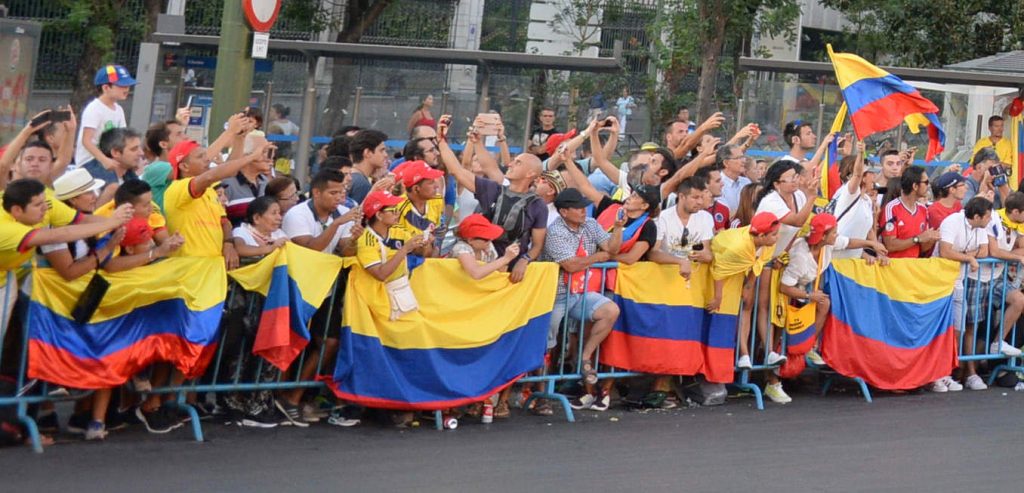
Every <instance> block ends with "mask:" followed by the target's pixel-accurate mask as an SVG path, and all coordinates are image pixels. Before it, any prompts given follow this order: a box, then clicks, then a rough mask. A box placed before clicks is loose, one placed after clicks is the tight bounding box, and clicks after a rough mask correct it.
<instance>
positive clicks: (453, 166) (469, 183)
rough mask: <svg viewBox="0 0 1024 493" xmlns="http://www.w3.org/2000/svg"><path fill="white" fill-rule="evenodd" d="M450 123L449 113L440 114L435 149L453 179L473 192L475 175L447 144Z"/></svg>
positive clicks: (474, 189) (474, 190)
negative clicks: (463, 165)
mask: <svg viewBox="0 0 1024 493" xmlns="http://www.w3.org/2000/svg"><path fill="white" fill-rule="evenodd" d="M451 123H452V116H451V115H441V119H440V120H439V121H438V123H437V137H438V139H437V150H438V152H440V154H441V163H443V164H444V167H445V169H447V170H448V173H450V174H451V175H452V176H454V177H455V181H456V182H458V183H459V185H462V187H463V188H465V189H466V190H469V191H470V192H474V193H475V192H476V175H474V174H473V172H472V171H470V170H468V169H466V168H463V167H462V163H460V162H459V158H457V157H455V153H454V152H452V148H451V146H449V145H448V129H449V126H450V125H451ZM498 183H501V182H498Z"/></svg>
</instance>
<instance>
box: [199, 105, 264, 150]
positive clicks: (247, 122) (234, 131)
mask: <svg viewBox="0 0 1024 493" xmlns="http://www.w3.org/2000/svg"><path fill="white" fill-rule="evenodd" d="M253 125H254V124H253V121H252V119H251V118H249V117H247V116H245V113H235V114H234V115H231V116H230V117H228V128H227V129H226V130H224V132H223V133H221V134H220V136H219V137H217V139H216V140H214V141H213V143H212V144H210V147H207V148H206V158H207V159H209V160H210V161H214V160H216V158H218V157H220V155H221V153H222V152H223V151H224V149H226V148H227V147H228V146H230V145H232V144H233V143H234V142H235V140H236V139H237V138H238V137H239V136H242V137H243V138H244V137H245V134H246V133H248V132H247V130H248V129H250V128H251V127H253ZM236 147H237V146H236Z"/></svg>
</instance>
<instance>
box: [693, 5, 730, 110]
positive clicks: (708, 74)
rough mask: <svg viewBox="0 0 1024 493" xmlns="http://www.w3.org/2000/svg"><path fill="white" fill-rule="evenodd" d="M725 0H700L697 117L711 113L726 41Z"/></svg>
mask: <svg viewBox="0 0 1024 493" xmlns="http://www.w3.org/2000/svg"><path fill="white" fill-rule="evenodd" d="M724 3H725V2H724V1H723V0H700V4H699V7H698V12H699V15H700V21H701V24H702V27H703V29H701V43H700V46H701V67H700V79H699V83H698V85H697V119H698V120H701V119H704V118H707V117H708V116H710V115H711V113H712V110H713V108H712V107H713V103H714V99H715V85H716V83H717V80H718V63H719V59H720V58H721V54H722V47H723V45H724V43H725V23H726V18H725V15H724V14H725V8H724V6H723V4H724Z"/></svg>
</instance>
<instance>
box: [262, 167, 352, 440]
mask: <svg viewBox="0 0 1024 493" xmlns="http://www.w3.org/2000/svg"><path fill="white" fill-rule="evenodd" d="M349 181H350V178H349V176H348V175H345V174H342V173H341V172H340V171H337V170H333V169H322V170H320V172H318V173H317V174H316V176H314V177H313V182H312V183H311V185H310V190H311V193H312V198H310V199H309V200H307V201H305V202H302V203H300V204H296V205H295V206H294V207H292V208H291V209H289V210H288V213H287V214H285V216H284V222H283V223H282V224H281V229H283V230H284V232H285V234H287V235H288V238H290V239H291V241H292V242H294V243H296V244H298V245H301V246H304V247H306V248H310V249H313V250H318V251H321V252H324V253H338V254H341V255H355V253H356V252H355V250H356V247H355V240H356V239H357V238H359V237H360V236H361V235H362V234H363V227H362V226H361V225H360V222H361V221H362V209H360V208H358V207H356V208H355V209H352V210H349V209H348V208H347V207H345V206H344V205H342V203H344V202H345V191H346V188H347V186H348V183H349ZM345 272H346V271H345V270H342V271H341V273H339V275H338V279H337V283H336V284H335V288H334V289H335V292H334V295H333V297H329V298H327V299H326V300H324V303H323V304H322V305H320V307H319V308H318V309H317V311H316V313H315V314H314V315H313V319H312V320H311V321H310V325H309V326H310V335H312V336H313V340H314V341H316V342H317V343H319V344H323V360H324V361H331V359H332V358H334V355H335V354H336V353H337V350H338V337H339V335H340V332H341V312H342V303H343V301H344V299H345V291H344V290H345V281H346V275H345ZM332 300H333V302H332ZM328 313H329V314H330V316H328ZM316 368H317V358H307V359H306V362H305V364H304V365H303V367H302V372H301V375H300V377H301V379H302V380H308V379H310V378H312V377H313V373H314V372H315V371H316ZM302 392H303V389H297V390H290V391H286V392H283V393H282V394H281V395H280V396H279V397H278V398H276V399H274V406H275V407H276V408H277V410H278V411H279V412H280V413H281V415H282V417H283V418H282V421H281V424H290V425H294V426H299V427H303V428H304V427H307V426H309V422H311V421H312V420H313V419H312V417H311V416H306V415H305V413H303V412H302V411H301V410H300V409H299V401H300V399H301V398H302Z"/></svg>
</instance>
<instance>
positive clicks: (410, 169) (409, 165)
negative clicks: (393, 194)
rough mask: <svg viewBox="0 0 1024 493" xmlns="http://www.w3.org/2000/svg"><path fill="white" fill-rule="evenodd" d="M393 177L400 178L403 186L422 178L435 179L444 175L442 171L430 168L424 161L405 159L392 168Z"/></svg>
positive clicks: (410, 185)
mask: <svg viewBox="0 0 1024 493" xmlns="http://www.w3.org/2000/svg"><path fill="white" fill-rule="evenodd" d="M394 173H395V179H397V180H400V181H401V182H402V184H403V185H405V188H410V187H412V186H413V185H415V184H417V183H419V182H421V181H423V180H436V179H438V178H440V177H442V176H444V171H441V170H439V169H434V168H431V167H430V165H429V164H427V163H426V161H406V162H404V163H402V164H400V165H398V167H397V168H395V170H394Z"/></svg>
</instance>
